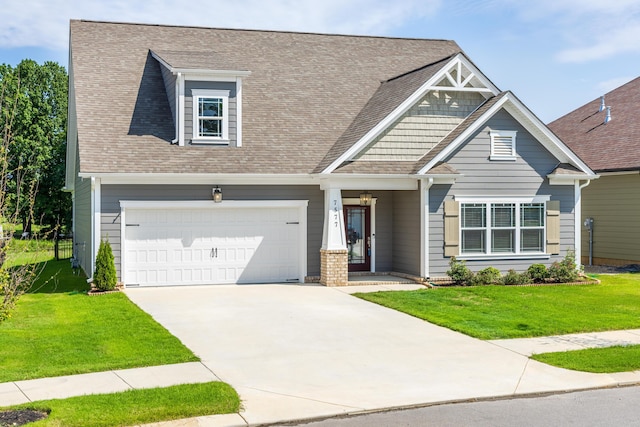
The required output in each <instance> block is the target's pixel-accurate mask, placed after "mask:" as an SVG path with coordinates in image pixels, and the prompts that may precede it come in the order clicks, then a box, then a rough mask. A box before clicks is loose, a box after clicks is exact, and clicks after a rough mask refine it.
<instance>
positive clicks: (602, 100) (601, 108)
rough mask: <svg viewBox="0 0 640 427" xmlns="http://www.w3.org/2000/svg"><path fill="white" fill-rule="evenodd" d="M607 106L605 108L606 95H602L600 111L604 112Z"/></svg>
mask: <svg viewBox="0 0 640 427" xmlns="http://www.w3.org/2000/svg"><path fill="white" fill-rule="evenodd" d="M604 109H605V106H604V95H602V96H601V97H600V109H599V110H598V111H604Z"/></svg>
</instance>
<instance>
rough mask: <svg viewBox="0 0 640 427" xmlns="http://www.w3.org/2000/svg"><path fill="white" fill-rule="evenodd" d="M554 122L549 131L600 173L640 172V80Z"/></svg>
mask: <svg viewBox="0 0 640 427" xmlns="http://www.w3.org/2000/svg"><path fill="white" fill-rule="evenodd" d="M604 101H605V104H606V106H610V107H611V116H612V119H611V121H609V122H608V123H606V124H605V117H606V109H605V110H602V111H601V110H600V99H594V100H593V101H591V102H589V103H587V104H585V105H583V106H582V107H580V108H577V109H576V110H574V111H572V112H570V113H568V114H566V115H565V116H563V117H560V118H559V119H557V120H555V121H553V122H551V123H550V124H549V128H550V129H551V130H552V131H553V132H555V133H556V135H558V136H559V137H560V138H561V139H562V140H563V141H564V142H565V143H566V144H567V145H568V146H569V147H571V149H572V150H574V151H575V152H576V153H578V155H579V156H580V157H581V158H583V159H584V160H585V161H586V162H587V164H588V165H589V166H590V167H591V168H592V169H593V170H595V171H597V172H607V171H625V170H639V169H640V137H639V136H638V135H640V114H639V113H638V111H639V110H640V77H638V78H636V79H634V80H632V81H630V82H628V83H626V84H624V85H622V86H620V87H618V88H617V89H614V90H612V91H611V92H608V93H607V94H605V95H604Z"/></svg>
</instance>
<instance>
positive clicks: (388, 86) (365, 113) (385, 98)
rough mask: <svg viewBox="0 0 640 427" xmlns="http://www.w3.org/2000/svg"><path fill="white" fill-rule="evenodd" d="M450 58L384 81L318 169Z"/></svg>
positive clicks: (358, 137) (324, 165) (334, 157)
mask: <svg viewBox="0 0 640 427" xmlns="http://www.w3.org/2000/svg"><path fill="white" fill-rule="evenodd" d="M447 59H449V57H447V58H443V59H441V60H439V61H437V62H436V63H433V64H428V65H426V66H424V67H421V68H419V69H417V70H413V71H410V72H408V73H405V74H403V75H400V76H397V77H394V78H392V79H389V80H387V81H384V82H382V84H381V85H380V87H379V88H378V90H377V91H376V92H375V93H374V94H373V96H372V97H371V99H370V100H369V102H367V104H366V105H365V106H364V108H363V109H362V110H361V111H360V113H359V114H358V115H357V116H356V118H355V119H354V120H353V122H352V123H351V124H350V126H349V128H347V130H346V131H345V132H344V133H343V134H342V135H341V136H340V138H339V139H338V141H337V142H336V143H335V144H334V146H333V147H331V150H329V153H327V155H326V156H325V158H324V159H323V160H322V162H320V164H319V165H318V167H317V168H316V170H315V172H318V173H319V172H322V171H323V170H324V169H325V168H327V167H328V166H329V165H330V164H331V163H333V162H334V161H335V160H336V159H338V158H339V157H340V156H341V155H342V154H344V153H345V152H346V151H347V150H348V149H349V148H350V147H351V146H353V144H355V143H356V142H358V141H359V140H360V139H361V138H362V137H363V136H364V135H365V134H366V133H367V132H369V131H370V130H371V129H372V128H373V127H374V126H375V125H377V124H378V123H379V122H380V121H382V120H383V119H384V118H385V117H387V116H388V115H389V114H390V113H391V112H392V111H394V110H395V109H396V108H397V107H399V106H400V104H402V102H404V101H405V100H406V99H407V98H408V97H409V96H411V95H412V94H413V93H414V92H415V91H417V90H418V89H419V88H420V86H422V85H423V84H424V83H426V81H427V80H429V78H431V77H433V75H434V74H436V72H438V71H439V70H440V69H441V68H442V66H443V65H444V62H445V61H446V60H447Z"/></svg>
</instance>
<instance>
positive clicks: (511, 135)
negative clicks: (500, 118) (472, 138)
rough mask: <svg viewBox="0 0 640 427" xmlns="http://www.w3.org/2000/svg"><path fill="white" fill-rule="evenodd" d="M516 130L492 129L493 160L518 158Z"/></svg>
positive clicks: (490, 133)
mask: <svg viewBox="0 0 640 427" xmlns="http://www.w3.org/2000/svg"><path fill="white" fill-rule="evenodd" d="M516 133H517V132H516V131H506V130H500V131H491V132H489V136H490V137H491V156H490V157H489V158H490V159H491V160H511V161H513V160H516Z"/></svg>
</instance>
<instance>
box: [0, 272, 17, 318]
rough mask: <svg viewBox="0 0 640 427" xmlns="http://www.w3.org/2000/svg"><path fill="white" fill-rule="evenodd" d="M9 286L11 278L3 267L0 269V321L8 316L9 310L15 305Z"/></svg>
mask: <svg viewBox="0 0 640 427" xmlns="http://www.w3.org/2000/svg"><path fill="white" fill-rule="evenodd" d="M13 293H14V292H12V287H11V278H10V276H9V273H7V271H6V270H5V269H0V322H2V321H3V320H5V319H7V318H8V317H9V312H10V311H11V309H12V308H13V307H14V306H15V301H16V299H17V298H14V295H13Z"/></svg>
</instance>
